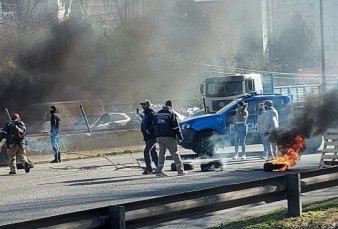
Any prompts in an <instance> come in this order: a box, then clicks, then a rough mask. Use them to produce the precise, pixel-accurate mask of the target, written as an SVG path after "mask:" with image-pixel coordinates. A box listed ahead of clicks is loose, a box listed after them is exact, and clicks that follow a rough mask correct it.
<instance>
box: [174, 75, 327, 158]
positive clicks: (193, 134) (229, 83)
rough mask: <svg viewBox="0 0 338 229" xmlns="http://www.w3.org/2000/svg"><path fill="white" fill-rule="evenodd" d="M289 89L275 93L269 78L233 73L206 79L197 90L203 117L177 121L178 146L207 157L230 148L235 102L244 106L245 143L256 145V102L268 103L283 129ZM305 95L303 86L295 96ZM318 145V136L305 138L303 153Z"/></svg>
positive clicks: (290, 100) (289, 102) (289, 107)
mask: <svg viewBox="0 0 338 229" xmlns="http://www.w3.org/2000/svg"><path fill="white" fill-rule="evenodd" d="M292 88H296V87H291V86H289V87H288V90H287V93H286V95H285V94H282V93H281V94H275V93H274V91H275V90H276V89H277V88H275V87H273V80H272V76H271V75H270V76H264V75H261V74H235V75H228V76H223V77H212V78H208V79H206V80H205V81H204V82H203V83H202V84H201V89H200V90H201V93H202V94H203V95H204V99H203V100H204V104H205V108H206V109H205V110H206V113H207V114H204V115H201V116H197V117H192V118H190V119H186V120H184V121H183V122H181V124H180V125H181V130H182V133H183V137H184V140H183V141H181V142H180V143H179V144H180V145H181V146H182V147H183V148H186V149H192V150H193V151H194V152H195V153H196V154H198V155H202V154H208V155H209V156H212V155H214V153H215V152H216V151H217V149H218V148H219V147H224V146H230V145H234V117H235V109H236V107H237V103H238V102H239V101H243V102H245V103H247V104H248V108H247V109H248V112H249V117H248V120H247V125H248V134H247V138H246V144H248V145H250V144H260V143H261V138H260V135H259V133H258V130H257V117H258V103H262V102H263V101H265V100H271V101H272V102H273V104H274V107H275V108H276V110H277V111H278V113H279V117H280V119H279V121H280V126H281V127H283V126H287V125H288V122H289V119H290V115H291V114H292V110H293V105H294V104H293V96H292V95H290V92H292ZM280 89H283V88H282V87H281V88H280ZM267 92H268V93H267ZM296 92H298V90H297V91H296ZM306 92H307V88H306V87H304V88H303V91H301V93H298V95H297V97H299V94H302V95H303V99H304V96H305V95H304V94H305V93H306ZM317 92H318V91H317ZM321 144H322V137H321V136H319V137H313V138H311V139H307V140H306V145H307V148H306V152H305V153H312V152H315V151H316V150H317V149H318V148H319V147H320V145H321Z"/></svg>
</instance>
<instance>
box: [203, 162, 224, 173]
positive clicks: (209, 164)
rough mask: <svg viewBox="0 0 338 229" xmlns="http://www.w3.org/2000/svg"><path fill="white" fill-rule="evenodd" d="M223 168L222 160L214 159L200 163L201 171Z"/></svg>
mask: <svg viewBox="0 0 338 229" xmlns="http://www.w3.org/2000/svg"><path fill="white" fill-rule="evenodd" d="M223 168H224V163H223V161H222V160H214V161H209V162H206V163H202V164H201V171H202V172H211V171H216V170H217V171H221V170H223Z"/></svg>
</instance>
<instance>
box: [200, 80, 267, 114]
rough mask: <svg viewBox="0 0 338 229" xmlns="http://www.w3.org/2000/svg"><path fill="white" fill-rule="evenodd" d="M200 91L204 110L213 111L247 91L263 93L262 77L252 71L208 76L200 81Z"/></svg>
mask: <svg viewBox="0 0 338 229" xmlns="http://www.w3.org/2000/svg"><path fill="white" fill-rule="evenodd" d="M270 77H271V76H270ZM269 83H270V84H271V82H269ZM271 85H272V84H271ZM200 92H201V94H202V96H203V98H204V102H205V108H206V112H207V113H215V112H217V111H218V110H220V109H221V108H222V107H224V106H225V105H227V104H228V103H230V102H231V101H233V100H235V99H237V98H239V97H241V96H244V95H246V94H248V93H252V92H256V93H259V94H261V93H263V77H262V75H261V74H254V73H251V74H234V75H226V76H218V77H210V78H207V79H205V80H204V81H203V82H202V84H201V86H200Z"/></svg>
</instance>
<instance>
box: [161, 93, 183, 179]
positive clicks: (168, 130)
mask: <svg viewBox="0 0 338 229" xmlns="http://www.w3.org/2000/svg"><path fill="white" fill-rule="evenodd" d="M155 125H156V131H155V134H156V137H157V142H158V144H159V145H160V153H159V159H158V166H157V169H156V176H159V177H163V176H167V175H166V174H164V173H163V172H162V169H163V167H164V161H165V154H166V151H167V149H168V150H169V152H170V154H171V156H172V157H173V159H174V162H175V164H176V169H177V171H178V175H179V176H183V175H185V174H187V173H186V172H185V171H184V167H183V163H182V160H181V156H180V154H179V152H178V150H177V140H176V137H177V138H178V139H179V140H183V135H182V132H181V130H180V126H179V123H178V120H177V117H176V115H175V114H174V112H173V110H172V102H171V101H170V100H168V101H167V102H166V103H165V106H164V107H162V109H161V110H160V111H159V112H157V115H156V119H155Z"/></svg>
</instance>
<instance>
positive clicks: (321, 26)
mask: <svg viewBox="0 0 338 229" xmlns="http://www.w3.org/2000/svg"><path fill="white" fill-rule="evenodd" d="M319 11H320V13H319V15H320V53H321V65H322V93H325V91H326V73H325V46H324V23H323V0H319Z"/></svg>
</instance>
